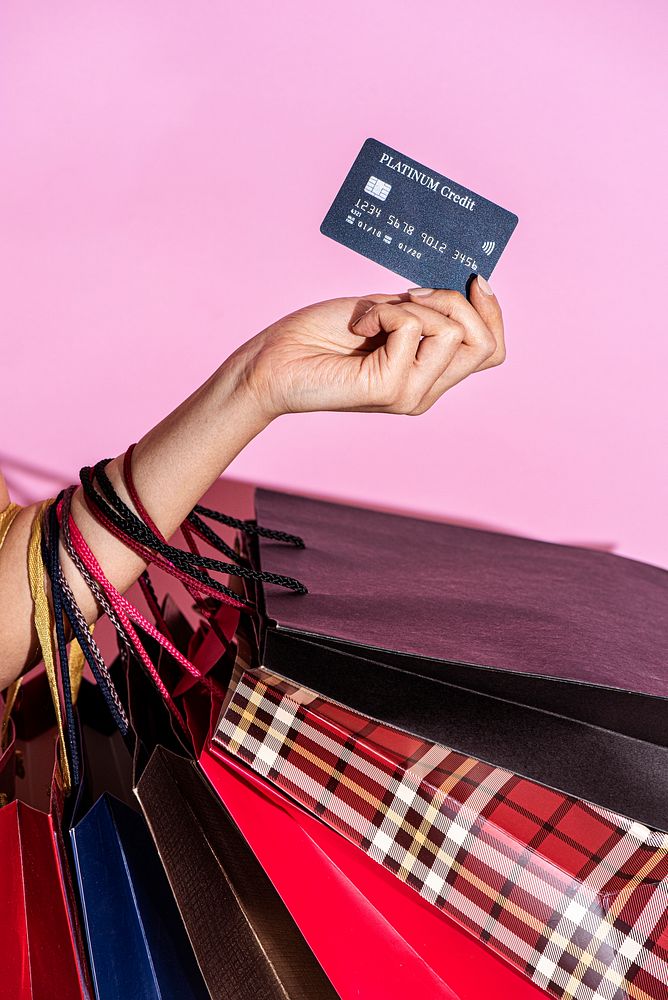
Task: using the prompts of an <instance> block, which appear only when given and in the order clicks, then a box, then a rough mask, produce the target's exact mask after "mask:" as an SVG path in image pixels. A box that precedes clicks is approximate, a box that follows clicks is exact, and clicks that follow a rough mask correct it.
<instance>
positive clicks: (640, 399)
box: [0, 0, 668, 565]
mask: <svg viewBox="0 0 668 1000" xmlns="http://www.w3.org/2000/svg"><path fill="white" fill-rule="evenodd" d="M666 10H667V9H666V6H665V4H663V3H660V2H659V0H654V2H652V0H646V2H644V3H637V4H629V3H620V2H606V3H602V2H590V3H583V2H582V0H579V2H575V0H561V2H559V3H552V4H549V3H540V4H537V3H535V2H531V0H520V2H513V3H512V4H511V3H500V2H498V0H497V2H488V0H479V2H477V3H475V4H471V3H462V2H461V0H459V2H458V3H452V2H436V0H423V2H421V3H411V4H409V3H407V2H398V0H386V2H384V3H379V2H376V0H369V2H364V3H361V2H359V0H356V2H352V0H337V2H336V3H330V4H313V3H307V2H301V3H294V2H287V3H286V2H283V3H269V2H262V3H257V2H246V3H238V4H234V5H232V4H230V3H224V2H222V0H221V2H218V3H213V2H199V3H197V2H190V3H186V2H182V0H181V2H178V3H175V2H171V0H159V2H158V0H156V2H148V0H144V2H141V0H125V2H121V0H114V2H113V3H101V2H95V0H85V2H81V3H76V2H67V0H66V2H64V3H58V4H54V3H51V2H47V0H42V2H37V0H35V2H31V3H30V4H27V3H25V2H20V0H6V2H5V3H3V4H2V10H1V12H0V86H1V97H0V100H1V106H0V175H1V178H2V180H1V187H0V220H1V221H0V241H1V245H0V282H1V283H2V288H1V289H0V292H1V303H2V304H1V307H0V308H1V315H2V321H1V322H2V328H3V329H2V342H3V345H5V346H6V348H7V349H5V350H3V352H2V378H1V395H0V418H1V419H2V421H3V423H2V428H3V436H2V443H1V445H0V452H2V453H3V455H4V462H3V464H4V465H5V468H6V471H7V474H8V478H10V479H11V480H13V481H14V483H18V484H19V485H21V484H23V485H24V487H25V488H27V489H28V491H33V492H35V491H39V490H40V489H42V490H43V489H44V487H42V486H41V485H40V484H39V483H36V481H35V480H34V479H30V477H29V479H26V477H25V474H24V472H22V471H21V469H20V468H18V466H17V465H16V463H17V462H19V463H21V462H24V463H27V464H28V465H30V466H35V467H37V468H38V469H44V470H46V472H48V473H49V474H50V473H53V475H54V476H55V479H56V480H57V479H59V478H63V477H64V478H67V479H69V478H70V477H71V476H72V475H73V474H74V473H75V472H76V470H77V469H78V467H79V465H80V464H82V463H84V462H88V461H90V460H92V459H96V458H98V457H102V456H104V455H111V454H116V453H118V452H119V451H121V450H122V449H123V448H124V447H125V446H126V445H127V444H128V443H129V442H130V441H131V440H134V439H135V438H137V437H138V436H140V435H141V433H142V432H143V431H144V429H146V428H147V427H149V426H150V425H151V424H152V423H154V422H156V421H157V420H158V419H159V418H160V417H161V416H162V415H163V414H165V413H166V412H167V411H168V410H169V409H171V408H172V407H173V406H174V405H175V404H176V403H177V402H178V401H179V400H180V399H181V398H182V397H184V396H185V395H187V394H188V393H189V392H190V391H191V390H192V389H193V388H194V387H195V386H196V385H197V384H198V383H200V382H201V381H202V380H203V379H204V378H205V377H206V376H207V375H208V374H209V373H210V372H211V371H212V370H213V368H215V367H216V366H217V365H218V364H219V363H220V361H221V360H222V359H223V358H224V357H225V356H226V355H227V354H228V353H229V352H230V351H231V350H232V349H233V348H234V347H235V346H236V345H237V344H238V343H239V342H241V341H242V340H244V339H246V338H247V337H248V336H250V335H252V334H253V333H255V332H256V331H257V330H259V329H261V328H262V327H263V326H265V325H267V324H268V323H269V322H270V321H271V320H273V319H274V318H275V317H277V316H279V315H281V314H282V313H285V312H287V311H289V310H291V309H293V308H295V307H296V306H298V305H300V304H302V303H304V302H307V301H316V300H318V299H321V298H328V297H331V296H335V295H341V294H357V293H365V292H368V291H393V290H397V289H402V288H404V287H405V286H406V282H405V281H403V279H401V278H398V277H396V276H394V275H392V274H390V273H389V272H387V271H385V270H383V269H382V268H380V267H379V266H377V265H376V264H373V263H371V262H370V261H365V260H363V259H362V258H360V257H357V256H356V255H355V254H353V253H352V252H350V251H347V250H345V249H344V248H343V247H340V246H338V245H337V244H335V243H333V242H331V241H329V240H327V239H325V237H323V236H321V235H320V233H319V231H318V227H319V224H320V222H321V220H322V217H323V216H324V214H325V211H326V209H327V208H328V206H329V203H330V201H331V199H332V197H333V195H334V193H335V191H336V190H337V189H338V186H339V184H340V182H341V180H342V178H343V176H344V174H345V172H346V170H347V168H348V166H349V165H350V163H351V161H352V159H353V157H354V155H355V154H356V152H357V150H358V148H359V146H360V145H361V143H362V141H363V140H364V139H365V138H366V137H367V136H369V135H373V136H375V137H377V138H380V139H382V140H384V141H386V142H388V143H389V144H391V145H393V146H395V147H397V148H398V149H400V150H402V151H405V152H406V153H408V154H410V155H412V156H413V157H415V158H416V159H418V160H420V161H422V162H425V163H427V164H428V165H430V166H433V167H434V168H436V169H438V170H441V171H442V172H444V173H446V174H448V175H449V176H451V177H453V178H454V179H456V180H460V181H461V182H462V183H465V184H466V185H468V186H470V187H472V188H474V189H475V190H478V191H480V193H482V194H484V195H486V196H488V197H490V198H492V199H494V200H497V201H499V202H500V203H501V204H502V205H504V206H505V207H507V208H509V209H511V210H512V211H515V212H517V214H518V215H519V216H520V224H519V227H518V229H517V231H516V234H515V236H514V237H513V240H512V241H511V244H510V247H509V249H508V251H507V254H506V256H505V258H504V259H502V261H501V263H500V265H499V267H498V269H497V271H496V272H495V274H494V276H493V285H494V287H495V289H496V291H497V293H498V295H499V298H500V300H501V302H502V305H503V307H504V312H505V316H506V321H507V328H508V343H509V358H508V362H507V364H506V365H504V366H503V367H501V368H499V369H496V370H494V371H492V372H488V373H486V374H483V375H479V376H475V377H474V378H472V379H470V380H468V381H467V382H466V383H464V385H462V386H459V387H458V388H456V389H455V390H454V391H453V392H452V393H451V394H449V395H448V396H447V397H446V398H445V399H444V400H443V401H442V403H441V405H439V406H437V407H436V408H435V409H434V410H433V411H432V412H430V413H429V414H427V415H426V416H423V417H421V418H420V419H418V420H415V419H410V418H407V417H404V418H401V417H383V416H368V415H355V414H351V415H336V414H324V415H312V416H300V417H291V418H284V419H282V420H281V421H278V422H277V423H276V424H275V426H273V427H272V428H270V429H269V431H268V432H267V433H265V434H264V435H263V436H262V437H261V438H260V439H258V440H257V441H256V442H255V443H253V445H252V446H251V447H249V448H248V449H247V451H246V452H245V453H244V454H243V455H242V456H241V457H240V458H239V459H238V460H237V462H236V463H235V464H234V466H233V467H232V469H231V475H232V476H234V477H236V478H239V479H245V480H253V481H259V482H262V483H265V484H273V485H279V486H285V487H290V488H295V489H298V490H303V491H307V492H312V493H316V494H320V495H332V496H341V497H345V498H347V499H362V500H364V501H366V502H372V501H376V502H379V503H382V504H384V505H389V506H395V507H403V508H408V509H412V510H417V511H422V512H425V513H429V514H436V515H444V516H453V517H458V518H466V519H470V520H474V521H481V522H486V523H489V524H493V525H497V526H499V527H503V528H506V529H510V530H517V531H521V532H526V533H529V534H532V535H536V536H540V537H544V538H550V539H557V540H576V541H577V540H581V541H587V542H600V543H606V542H614V543H616V544H617V549H618V551H621V552H623V553H626V554H630V555H634V556H637V557H639V558H641V559H646V560H648V561H652V562H656V563H661V564H663V565H668V531H667V530H666V511H667V510H668V477H667V472H666V454H667V453H668V447H667V446H668V440H667V429H668V420H667V419H666V394H665V383H666V368H667V366H668V331H667V330H666V322H665V316H666V304H665V296H666V280H665V276H666V264H667V254H668V225H667V223H668V212H667V204H668V199H667V195H666V178H667V177H668V140H667V132H666V128H665V102H666V84H667V82H668V81H667V76H668V64H667V63H666V60H665V38H666V27H667V21H668V14H667V13H666ZM286 218H287V219H288V220H289V226H288V230H289V236H288V238H287V243H285V244H282V245H279V244H277V243H276V242H275V241H274V239H273V236H272V234H273V233H274V232H275V231H276V230H277V229H278V227H279V226H281V225H283V224H284V220H285V219H286ZM26 484H27V486H26Z"/></svg>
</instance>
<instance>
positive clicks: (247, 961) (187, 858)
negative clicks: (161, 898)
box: [137, 747, 338, 1000]
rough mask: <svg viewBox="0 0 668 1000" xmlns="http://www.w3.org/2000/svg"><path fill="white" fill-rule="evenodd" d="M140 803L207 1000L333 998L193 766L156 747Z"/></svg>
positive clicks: (225, 814) (291, 922)
mask: <svg viewBox="0 0 668 1000" xmlns="http://www.w3.org/2000/svg"><path fill="white" fill-rule="evenodd" d="M137 796H138V798H139V802H140V803H141V806H142V809H143V811H144V815H145V816H146V818H147V820H148V822H149V825H150V829H151V833H152V835H153V838H154V840H155V843H156V846H157V848H158V850H159V852H160V858H161V861H162V864H163V866H164V868H165V871H166V873H167V875H168V877H169V880H170V883H171V886H172V889H173V892H174V895H175V897H176V900H177V902H178V904H179V907H180V911H181V914H182V916H183V920H184V923H185V926H186V927H187V928H188V932H189V934H190V940H191V942H192V946H193V949H194V951H195V954H196V955H197V959H198V961H199V964H200V968H201V970H202V974H203V976H204V979H205V981H206V983H207V986H208V989H209V992H210V993H211V996H213V997H235V998H238V1000H257V998H258V997H266V998H267V1000H269V998H273V997H275V998H281V1000H288V998H290V1000H293V998H294V1000H298V998H299V1000H318V998H323V1000H325V998H327V1000H329V998H332V1000H333V998H335V997H336V996H337V995H338V994H337V993H336V991H335V990H334V988H333V987H332V985H331V983H330V982H329V980H328V979H327V977H326V976H325V973H324V972H323V970H322V967H321V966H320V965H319V963H318V962H317V961H316V959H315V957H314V955H313V952H312V951H311V950H310V948H309V947H308V945H307V944H306V942H305V940H304V938H303V936H302V934H301V932H300V931H299V928H298V927H297V925H296V924H295V922H294V920H293V919H292V917H291V916H290V914H289V912H288V910H287V908H286V907H285V904H284V903H283V902H282V900H281V898H280V896H279V895H278V893H277V892H276V890H275V889H274V887H273V885H272V883H271V881H270V880H269V878H268V877H267V875H266V874H265V872H264V870H263V869H262V867H261V865H260V863H259V862H258V861H257V859H256V858H255V855H254V854H253V852H252V851H251V849H250V847H249V846H248V844H247V842H246V841H245V839H244V837H243V836H242V834H241V833H240V831H239V829H238V827H237V826H236V824H235V823H234V821H233V820H232V818H231V817H230V815H229V813H228V811H227V810H226V809H225V807H224V805H223V803H222V802H221V801H220V800H219V799H218V798H217V797H216V795H215V794H214V793H213V791H212V789H211V788H210V786H209V784H208V782H207V781H206V779H205V778H204V776H203V774H202V772H201V770H200V769H199V768H198V767H197V765H196V763H195V762H194V761H188V760H186V759H184V758H183V757H179V756H176V755H175V754H173V753H171V752H170V751H168V750H165V749H164V748H163V747H158V748H157V749H156V750H155V751H154V753H153V755H152V756H151V758H150V760H149V762H148V764H147V766H146V767H145V769H144V772H143V774H142V776H141V778H140V779H139V782H138V784H137Z"/></svg>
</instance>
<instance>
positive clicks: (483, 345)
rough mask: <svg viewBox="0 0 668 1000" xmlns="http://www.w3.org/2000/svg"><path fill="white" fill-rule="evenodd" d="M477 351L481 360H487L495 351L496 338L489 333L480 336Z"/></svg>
mask: <svg viewBox="0 0 668 1000" xmlns="http://www.w3.org/2000/svg"><path fill="white" fill-rule="evenodd" d="M478 351H479V353H480V357H481V358H482V360H483V361H488V360H489V359H490V358H491V357H492V356H493V355H494V353H495V351H496V340H495V339H494V337H493V336H492V335H491V333H490V334H489V335H488V336H484V337H481V338H480V341H479V344H478Z"/></svg>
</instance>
